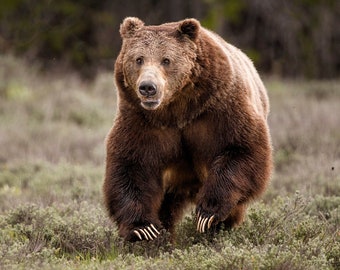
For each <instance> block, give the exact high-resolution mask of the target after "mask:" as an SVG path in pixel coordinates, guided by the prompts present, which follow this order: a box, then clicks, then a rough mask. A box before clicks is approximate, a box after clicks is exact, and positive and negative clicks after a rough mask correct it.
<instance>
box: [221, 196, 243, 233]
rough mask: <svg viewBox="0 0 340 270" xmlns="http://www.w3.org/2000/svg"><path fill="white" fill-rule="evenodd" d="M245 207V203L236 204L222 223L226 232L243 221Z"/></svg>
mask: <svg viewBox="0 0 340 270" xmlns="http://www.w3.org/2000/svg"><path fill="white" fill-rule="evenodd" d="M246 208H247V205H246V204H245V203H242V204H238V205H237V206H236V207H235V208H234V209H233V210H232V211H231V212H230V214H229V216H228V217H227V219H226V220H224V221H223V224H224V228H225V229H226V230H228V229H231V228H234V227H236V226H238V225H241V223H242V222H243V220H244V216H245V213H246Z"/></svg>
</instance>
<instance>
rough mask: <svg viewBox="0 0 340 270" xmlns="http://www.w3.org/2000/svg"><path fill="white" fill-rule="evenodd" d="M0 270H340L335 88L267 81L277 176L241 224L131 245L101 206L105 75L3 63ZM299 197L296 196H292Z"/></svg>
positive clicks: (107, 120) (108, 97)
mask: <svg viewBox="0 0 340 270" xmlns="http://www.w3.org/2000/svg"><path fill="white" fill-rule="evenodd" d="M0 66H1V67H2V68H1V69H0V128H1V129H0V149H1V151H0V268H1V269H27V268H29V269H161V268H162V269H338V267H340V260H339V258H340V234H339V233H340V226H339V224H340V213H339V211H340V173H339V169H340V148H339V146H340V117H339V104H340V89H339V81H328V82H303V81H301V82H296V81H295V82H292V81H281V80H277V79H273V78H268V79H267V80H266V81H265V82H266V85H267V87H268V90H269V94H270V99H271V114H270V118H269V122H270V126H271V132H272V136H273V145H274V151H275V152H274V154H275V163H276V170H275V173H274V175H273V179H272V183H271V186H270V187H269V189H268V191H267V192H266V194H265V196H264V197H263V200H262V201H261V202H257V203H256V204H254V205H253V206H252V208H251V209H250V211H249V213H248V216H247V220H246V222H245V224H244V225H243V226H242V227H241V228H239V229H236V230H233V231H231V232H224V233H221V234H219V235H216V236H207V235H199V234H197V233H196V232H195V228H194V225H193V220H192V216H191V215H190V213H189V214H188V216H187V218H186V219H185V220H184V221H183V222H182V224H181V225H180V226H178V241H177V244H176V245H170V244H169V243H168V235H167V234H166V233H164V235H163V236H162V237H161V238H160V239H159V240H158V241H155V242H153V243H137V244H126V243H124V242H123V241H122V240H121V239H119V238H118V236H117V233H116V229H115V226H114V225H113V224H111V222H110V221H109V220H108V219H107V216H106V213H105V211H104V210H103V207H102V201H101V200H102V197H101V196H102V194H101V185H102V179H103V174H104V156H105V153H104V139H105V136H106V133H107V132H108V130H109V128H110V127H111V124H112V120H113V117H114V113H115V106H116V100H115V98H116V97H115V93H114V88H113V78H112V74H107V73H105V74H102V75H99V76H98V77H97V78H96V80H95V81H93V82H84V81H81V80H80V79H79V78H78V77H77V76H76V75H74V74H70V75H60V74H59V75H58V74H45V75H42V74H39V73H38V72H36V68H35V67H34V66H33V67H32V66H29V65H28V64H27V63H24V62H22V61H20V60H18V59H15V58H13V57H10V56H0ZM297 190H299V192H296V191H297Z"/></svg>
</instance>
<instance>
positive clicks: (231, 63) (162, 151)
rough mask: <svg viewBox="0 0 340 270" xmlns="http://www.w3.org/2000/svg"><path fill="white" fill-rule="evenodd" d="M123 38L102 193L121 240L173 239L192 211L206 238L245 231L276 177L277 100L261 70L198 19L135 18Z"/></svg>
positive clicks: (128, 20)
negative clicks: (272, 104) (271, 115)
mask: <svg viewBox="0 0 340 270" xmlns="http://www.w3.org/2000/svg"><path fill="white" fill-rule="evenodd" d="M120 34H121V37H122V40H123V44H122V48H121V51H120V54H119V56H118V58H117V60H116V64H115V80H116V85H117V88H118V96H119V101H118V111H117V116H116V119H115V121H114V125H113V127H112V129H111V131H110V133H109V135H108V137H107V159H106V175H105V181H104V187H103V190H104V198H105V203H106V207H107V209H108V212H109V215H110V217H112V219H113V220H114V221H115V222H116V223H117V225H118V228H119V233H120V235H121V236H122V237H124V238H125V239H126V240H129V241H135V240H152V239H155V238H156V237H158V234H159V231H160V229H162V228H165V229H166V230H169V231H170V232H171V233H173V232H174V225H175V224H176V222H178V221H179V219H180V217H181V215H182V213H183V211H184V209H185V208H186V207H187V206H188V204H189V203H193V204H195V206H196V213H197V230H198V231H199V232H206V231H208V230H215V229H217V228H219V227H221V224H224V226H223V227H225V228H230V227H233V226H235V225H238V224H240V223H241V222H242V221H243V218H244V214H245V210H246V206H247V204H248V203H249V202H250V201H252V200H253V199H254V198H257V197H258V196H259V195H261V194H262V193H263V191H264V190H265V188H266V186H267V184H268V181H269V178H270V173H271V169H272V154H271V152H272V149H271V140H270V134H269V129H268V124H267V116H268V112H269V103H268V97H267V93H266V89H265V87H264V85H263V83H262V81H261V79H260V77H259V75H258V73H257V72H256V70H255V68H254V66H253V64H252V62H251V61H250V60H249V59H248V57H247V56H246V55H245V54H243V53H242V52H241V51H240V50H239V49H237V48H235V47H233V46H232V45H230V44H228V43H227V42H225V41H224V40H223V39H222V38H221V37H219V36H218V35H217V34H215V33H213V32H211V31H209V30H207V29H205V28H203V27H202V26H201V25H200V23H199V22H198V21H197V20H195V19H186V20H183V21H179V22H174V23H166V24H162V25H159V26H145V25H144V23H143V22H142V21H141V20H139V19H138V18H132V17H129V18H126V19H125V20H124V21H123V23H122V25H121V28H120Z"/></svg>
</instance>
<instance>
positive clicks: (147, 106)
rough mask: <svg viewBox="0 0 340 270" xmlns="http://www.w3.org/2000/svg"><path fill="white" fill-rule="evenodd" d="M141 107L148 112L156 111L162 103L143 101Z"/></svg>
mask: <svg viewBox="0 0 340 270" xmlns="http://www.w3.org/2000/svg"><path fill="white" fill-rule="evenodd" d="M141 105H142V107H143V108H144V109H146V110H156V109H157V108H158V106H159V105H160V101H159V100H147V101H142V102H141Z"/></svg>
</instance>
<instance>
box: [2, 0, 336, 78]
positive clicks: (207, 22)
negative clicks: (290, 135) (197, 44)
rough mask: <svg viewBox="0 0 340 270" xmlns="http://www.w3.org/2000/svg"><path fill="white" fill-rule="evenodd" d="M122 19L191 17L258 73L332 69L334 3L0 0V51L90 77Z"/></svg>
mask: <svg viewBox="0 0 340 270" xmlns="http://www.w3.org/2000/svg"><path fill="white" fill-rule="evenodd" d="M126 16H137V17H139V18H141V19H142V20H144V22H145V23H146V24H160V23H164V22H168V21H176V20H180V19H184V18H186V17H195V18H197V19H199V20H200V21H201V23H202V25H203V26H205V27H208V28H209V29H212V30H214V31H216V32H217V33H218V34H220V35H221V36H222V37H224V38H225V39H226V40H227V41H228V42H230V43H232V44H234V45H236V46H237V47H239V48H241V49H242V50H243V51H245V52H246V53H247V54H248V56H249V57H250V58H251V59H252V60H253V61H254V63H255V65H256V67H257V68H258V69H259V70H260V73H262V74H274V75H278V76H280V77H281V76H282V77H290V78H292V77H293V78H296V77H297V78H307V79H310V78H315V79H329V78H335V77H339V74H340V20H339V17H340V1H338V0H294V1H285V0H192V1H183V0H171V1H169V0H139V1H135V0H124V1H118V0H114V1H112V0H103V1H96V0H77V1H74V0H58V1H57V0H39V1H38V0H30V1H28V0H2V1H1V2H0V53H1V54H8V53H11V54H15V55H18V56H20V57H24V58H26V59H28V61H30V62H32V61H33V62H39V63H40V64H41V67H42V69H43V70H51V69H52V70H69V69H73V70H77V71H79V72H80V73H81V74H82V75H83V76H84V77H88V78H91V77H94V75H95V74H96V72H98V70H103V69H110V70H112V69H113V64H114V60H115V58H116V56H117V54H118V52H119V49H120V44H121V40H120V36H119V32H118V31H119V25H120V23H121V21H122V20H123V19H124V18H125V17H126Z"/></svg>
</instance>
